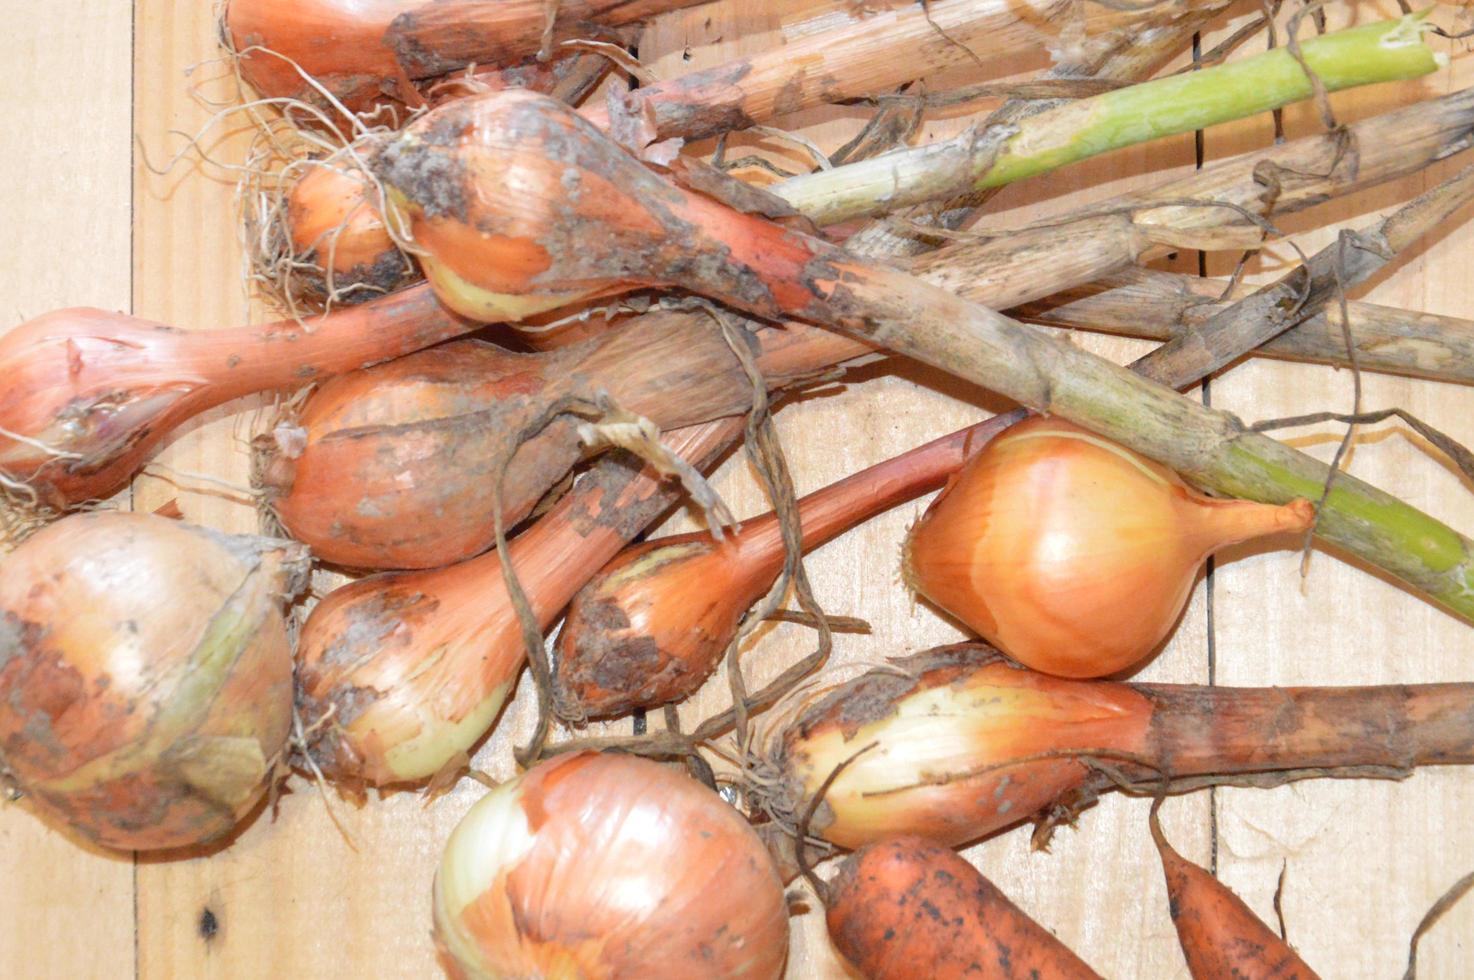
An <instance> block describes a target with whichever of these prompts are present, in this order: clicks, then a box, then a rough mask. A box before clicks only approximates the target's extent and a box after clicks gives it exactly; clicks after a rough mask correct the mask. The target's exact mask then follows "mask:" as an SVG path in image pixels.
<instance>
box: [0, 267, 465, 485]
mask: <svg viewBox="0 0 1474 980" xmlns="http://www.w3.org/2000/svg"><path fill="white" fill-rule="evenodd" d="M469 329H471V327H470V325H469V324H468V323H467V322H466V321H464V320H462V319H460V318H459V317H456V316H454V315H452V314H450V313H449V312H447V311H446V310H445V308H444V307H443V306H441V305H440V304H439V303H438V302H437V301H436V300H435V297H434V296H433V295H432V294H431V293H430V291H429V290H428V289H424V288H420V289H413V290H406V291H403V292H400V293H396V294H394V295H391V296H385V297H383V298H381V299H379V300H376V301H374V302H372V303H365V304H363V305H362V306H358V307H355V308H353V309H349V310H340V311H338V312H336V313H334V314H332V315H330V316H324V317H319V318H316V319H311V320H306V321H302V322H299V321H296V320H282V321H278V322H276V323H268V324H262V325H256V326H243V327H233V328H229V329H222V330H180V329H178V328H177V327H171V326H168V325H165V324H162V323H155V322H152V321H149V320H142V319H139V318H137V317H131V316H128V315H126V314H122V313H110V312H107V311H105V310H96V309H88V308H81V307H79V308H75V309H67V310H58V311H56V312H53V313H48V314H45V315H44V316H40V317H37V318H36V319H34V320H30V321H28V322H26V323H24V324H22V325H21V326H19V327H16V328H15V329H14V330H12V331H10V332H9V333H7V334H5V335H4V336H3V337H0V371H3V373H4V376H5V379H6V383H5V385H4V387H3V388H0V475H3V476H5V477H6V478H7V480H9V481H10V482H13V483H16V484H24V485H26V486H28V487H30V488H31V489H32V490H33V491H34V492H35V495H36V498H37V501H38V502H39V503H40V504H43V505H45V506H49V507H52V508H54V509H56V510H59V511H60V510H66V509H68V508H70V507H73V506H76V505H77V504H80V503H83V502H85V501H88V500H101V499H105V498H107V497H110V496H111V495H112V494H114V493H116V492H117V491H119V490H121V489H122V488H123V487H124V486H126V485H127V483H128V481H129V480H130V479H131V478H132V477H133V475H134V474H135V473H136V472H137V470H138V468H139V467H140V466H142V465H143V463H144V461H146V460H147V459H148V458H149V456H150V455H152V453H153V452H154V450H155V449H156V448H157V447H158V445H159V443H160V442H161V441H162V440H163V439H164V437H165V436H167V435H168V434H169V433H170V432H171V431H172V430H173V429H174V428H175V427H177V426H178V425H180V424H181V423H183V422H184V421H185V420H187V419H189V418H192V417H193V416H195V415H197V414H199V413H200V412H203V411H205V410H206V409H209V408H213V407H215V406H216V405H220V404H222V403H224V402H227V401H229V400H231V399H232V398H238V397H240V396H242V395H246V394H250V393H253V392H258V391H269V390H271V389H276V388H289V387H295V386H300V385H303V384H306V383H308V382H311V381H315V380H318V379H321V378H325V377H328V376H330V375H333V374H336V373H339V372H342V371H348V370H353V369H355V368H360V367H364V366H366V365H369V364H376V363H378V362H380V361H384V360H388V359H389V358H392V357H397V356H399V355H401V354H406V353H408V352H410V351H413V350H419V349H420V348H422V347H426V346H429V345H430V344H433V343H436V342H438V341H440V340H444V339H446V338H447V337H453V336H457V335H459V334H463V333H465V332H467V331H468V330H469Z"/></svg>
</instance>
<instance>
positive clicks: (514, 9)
mask: <svg viewBox="0 0 1474 980" xmlns="http://www.w3.org/2000/svg"><path fill="white" fill-rule="evenodd" d="M698 2H700V0H562V2H560V3H559V4H558V5H557V6H556V7H552V8H549V7H548V6H546V5H545V4H543V3H541V2H539V0H531V2H529V0H433V2H432V0H230V3H229V5H228V6H227V7H226V10H225V24H224V28H225V30H226V31H227V32H228V33H229V35H230V39H231V43H232V44H233V46H234V48H235V50H236V51H239V52H242V56H241V61H240V66H241V74H242V75H244V76H245V78H246V80H247V81H248V82H250V83H251V85H252V86H253V87H255V89H256V91H258V92H260V93H261V94H262V95H263V96H268V97H276V98H295V99H302V100H305V101H308V102H313V103H322V102H324V101H326V100H325V99H324V98H323V95H322V93H321V92H319V91H318V89H317V87H316V86H315V85H313V84H311V83H310V82H309V80H308V79H307V78H304V77H303V73H304V72H305V73H306V74H307V75H310V76H312V81H313V82H316V83H317V84H319V85H321V86H322V88H323V89H325V90H326V91H327V92H328V93H329V94H330V95H331V96H332V97H333V99H335V100H337V101H339V102H341V103H342V104H343V105H344V106H346V107H347V108H349V109H351V110H353V111H355V112H359V111H363V110H365V109H368V108H370V107H372V106H373V105H374V104H375V103H383V102H385V101H397V102H402V103H405V104H408V105H420V104H421V103H422V102H423V95H422V94H421V93H420V92H419V91H418V89H417V87H416V83H417V82H420V81H423V80H425V79H430V78H435V77H437V76H440V75H444V74H446V73H448V72H452V71H456V70H457V69H460V68H464V67H466V66H468V65H473V64H475V65H497V66H503V67H507V66H511V65H513V64H515V63H516V62H519V61H521V60H523V59H525V58H528V57H531V56H532V55H534V54H537V53H538V51H539V49H540V48H541V47H542V46H543V45H544V43H546V42H551V43H552V44H553V45H554V46H555V47H556V44H557V42H560V41H563V40H566V39H567V38H570V37H589V36H591V35H594V36H597V35H599V34H601V33H607V32H601V31H600V30H599V28H598V27H596V26H595V24H599V25H607V26H613V25H621V24H629V23H633V22H635V21H638V20H644V19H646V18H649V17H653V16H655V15H656V14H659V13H661V12H662V11H665V10H676V9H679V8H681V7H689V6H691V5H692V4H694V3H698ZM550 16H551V17H552V18H553V23H552V24H549V23H548V20H549V17H550ZM591 22H592V23H591ZM252 48H266V49H269V50H266V51H253V50H250V49H252Z"/></svg>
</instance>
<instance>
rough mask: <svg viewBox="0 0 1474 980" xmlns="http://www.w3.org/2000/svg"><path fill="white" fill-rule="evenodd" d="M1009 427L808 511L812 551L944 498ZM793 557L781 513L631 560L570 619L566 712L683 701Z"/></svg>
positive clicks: (619, 710) (810, 503) (611, 572)
mask: <svg viewBox="0 0 1474 980" xmlns="http://www.w3.org/2000/svg"><path fill="white" fill-rule="evenodd" d="M1008 421H1009V419H999V418H994V419H989V420H988V421H986V422H982V423H980V424H978V425H975V426H970V427H969V428H966V429H963V430H961V431H958V432H954V433H952V434H950V435H947V436H943V437H942V438H941V439H936V440H933V441H932V442H929V443H927V444H926V445H924V446H920V447H918V448H916V449H914V450H912V451H910V452H908V453H904V454H903V455H901V456H898V457H896V458H894V459H891V460H887V461H885V462H882V463H880V464H878V465H876V466H872V467H870V468H868V469H865V470H862V471H860V472H858V473H856V474H854V475H852V476H850V477H848V478H846V479H844V480H841V481H839V482H838V483H835V484H832V485H830V486H828V487H825V488H824V489H822V490H819V491H816V492H815V493H812V494H809V495H808V496H806V497H804V498H803V499H802V500H800V501H799V502H798V518H799V522H800V533H801V535H802V542H803V549H804V550H805V551H806V552H807V551H808V550H810V549H812V548H817V547H818V546H820V545H822V544H823V543H824V542H826V541H828V540H830V539H832V538H833V537H834V536H835V535H837V534H840V533H842V532H843V531H845V530H847V529H848V528H850V527H853V526H855V525H856V524H858V523H860V522H861V521H864V520H866V519H868V518H869V517H871V516H873V515H875V514H878V513H881V512H882V511H885V510H889V509H890V508H891V507H894V506H895V505H897V504H899V503H903V502H905V501H907V500H911V499H914V498H915V497H917V496H920V495H921V494H923V493H927V492H929V491H931V490H935V489H937V488H938V487H940V486H941V485H942V483H943V481H945V480H946V479H947V478H948V476H950V475H951V474H954V473H955V472H956V471H957V470H958V469H959V468H960V467H961V466H962V464H963V461H964V460H965V459H966V458H967V457H968V454H969V453H972V452H976V451H978V450H979V449H980V448H981V447H982V446H983V445H985V444H986V443H987V442H988V440H989V439H990V438H991V437H992V436H993V434H994V433H995V432H998V431H999V430H1001V429H1002V428H1004V426H1005V425H1006V424H1007V422H1008ZM785 554H786V550H785V548H784V544H783V537H782V533H781V528H780V527H779V522H778V515H777V514H776V513H768V514H764V515H762V516H760V517H757V518H754V519H752V520H748V521H744V522H743V524H742V527H741V528H740V529H739V530H738V531H736V532H735V533H733V534H729V535H726V536H724V537H723V538H722V539H721V540H717V539H714V538H713V537H712V536H711V535H710V534H709V533H706V532H693V533H691V534H679V535H674V536H672V537H668V538H660V539H657V540H655V541H649V542H646V543H644V544H641V545H636V546H635V547H633V548H628V549H626V550H625V551H623V552H621V553H620V554H619V556H618V557H616V558H615V559H614V560H613V561H611V562H610V563H609V564H607V565H605V566H604V567H603V568H602V569H600V570H599V573H598V575H596V576H595V577H594V578H593V579H592V580H590V582H589V583H588V584H587V585H586V586H584V588H583V589H581V590H580V591H579V593H578V595H577V596H576V597H575V598H574V600H573V602H572V603H571V604H570V605H569V607H568V615H567V616H566V617H565V619H564V622H563V629H562V631H561V632H560V633H559V634H558V667H557V672H556V674H555V678H556V684H557V691H558V701H559V705H560V710H562V711H564V712H565V713H566V714H568V716H569V717H572V718H585V717H588V718H604V717H610V716H616V715H621V714H626V713H629V712H631V711H635V710H637V709H641V708H645V709H648V708H653V707H657V706H659V705H661V704H666V703H669V702H673V701H679V700H681V699H683V698H685V697H688V696H689V695H691V694H692V693H693V692H694V691H695V690H696V689H697V688H698V687H699V686H700V685H701V684H702V683H703V682H704V681H705V680H706V678H707V677H708V676H709V675H710V673H711V671H712V670H713V669H714V668H715V667H716V665H717V662H718V660H720V658H721V655H722V653H723V652H724V651H725V650H726V649H727V646H728V644H730V643H731V641H732V638H733V637H734V636H735V635H736V633H737V627H738V624H739V620H740V619H741V618H742V615H743V614H744V613H745V612H746V611H747V609H748V608H749V607H750V606H752V604H753V603H754V602H756V601H757V600H758V599H759V598H761V597H762V596H763V594H764V593H766V592H767V591H768V589H770V588H771V587H772V586H773V583H774V581H776V580H777V578H778V574H779V572H780V571H781V570H782V568H783V562H784V557H785Z"/></svg>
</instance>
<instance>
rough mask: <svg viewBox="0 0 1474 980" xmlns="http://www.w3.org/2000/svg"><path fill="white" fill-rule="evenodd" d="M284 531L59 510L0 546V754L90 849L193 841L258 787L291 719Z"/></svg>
mask: <svg viewBox="0 0 1474 980" xmlns="http://www.w3.org/2000/svg"><path fill="white" fill-rule="evenodd" d="M306 573H307V555H306V552H305V549H303V548H302V547H301V546H300V545H297V544H293V543H291V542H286V541H273V540H268V539H263V538H251V537H232V536H227V535H223V534H219V533H217V532H214V531H210V530H207V529H205V528H200V527H194V526H192V525H189V524H184V523H182V522H179V521H174V520H169V519H167V518H164V517H156V516H153V515H147V514H132V513H120V512H116V511H99V512H96V513H89V514H74V515H72V516H70V517H67V518H65V519H63V520H61V521H58V522H57V523H55V524H53V525H51V526H50V527H48V528H46V529H45V530H43V531H41V532H39V533H38V534H36V535H35V536H34V537H32V538H30V539H29V540H28V541H27V542H26V543H25V544H23V545H22V546H21V547H19V548H17V549H16V550H15V551H13V552H11V553H10V554H9V555H7V556H6V557H5V558H4V559H3V560H0V757H3V768H5V769H7V770H8V771H9V774H10V776H11V777H12V778H13V779H14V780H15V782H16V783H17V784H18V786H19V787H20V788H21V790H22V791H23V792H24V793H25V794H26V795H27V797H29V799H30V801H31V805H32V806H33V807H34V808H35V809H36V810H37V811H38V812H39V813H41V814H42V815H43V816H45V817H47V818H48V819H51V820H55V821H57V822H59V823H62V824H64V825H66V826H67V827H69V828H70V829H71V830H73V831H75V832H76V833H77V834H79V835H81V836H82V837H84V838H86V839H88V840H90V841H92V842H94V843H96V844H99V845H102V846H104V847H110V848H117V849H120V850H158V849H164V848H180V847H188V846H196V845H203V844H209V843H211V842H214V841H217V840H219V839H220V838H222V837H224V836H226V835H228V834H229V833H230V832H231V831H232V830H233V829H234V828H235V826H236V825H237V823H238V822H239V821H240V820H241V819H242V818H243V817H245V816H246V815H247V814H248V813H249V812H250V811H251V809H252V808H253V807H254V806H255V805H256V804H257V803H259V802H260V800H261V799H262V797H263V795H264V794H265V792H266V790H267V787H268V785H269V784H270V782H271V780H272V778H273V776H274V773H275V772H276V766H277V764H278V762H279V761H280V758H281V754H282V752H283V751H284V749H285V747H286V740H287V736H288V733H289V731H290V727H291V717H292V659H291V648H290V645H289V642H288V639H287V630H286V622H285V619H284V615H283V606H284V605H285V604H286V603H287V602H288V601H290V599H291V598H292V597H293V596H294V595H295V594H296V593H297V592H298V591H299V590H300V589H301V587H302V586H303V585H304V584H305V581H306Z"/></svg>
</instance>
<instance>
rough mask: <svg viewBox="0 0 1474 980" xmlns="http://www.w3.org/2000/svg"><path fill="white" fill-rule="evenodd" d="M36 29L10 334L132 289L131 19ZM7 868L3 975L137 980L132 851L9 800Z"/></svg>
mask: <svg viewBox="0 0 1474 980" xmlns="http://www.w3.org/2000/svg"><path fill="white" fill-rule="evenodd" d="M16 13H20V11H16ZM25 21H26V26H25V28H24V29H21V30H14V31H8V32H6V34H5V36H4V38H3V39H0V50H3V52H4V57H5V60H6V63H7V64H10V65H12V66H14V67H13V68H12V69H11V70H10V71H7V72H5V73H4V76H3V78H0V97H3V99H4V103H5V105H6V106H7V112H8V115H9V118H10V120H11V126H12V127H13V129H12V132H13V136H12V138H11V139H10V140H9V141H8V142H9V144H10V145H9V148H8V150H7V152H6V154H5V157H4V164H3V172H4V175H5V181H6V184H7V185H8V188H9V193H6V194H5V195H3V197H0V222H3V224H4V227H6V228H8V229H10V234H11V241H12V245H11V247H10V248H9V250H8V251H7V254H6V256H5V261H4V264H3V267H0V268H3V271H0V281H3V287H0V289H3V295H4V296H5V306H4V312H3V313H0V324H3V327H0V329H9V328H10V327H11V326H12V325H14V324H17V323H20V322H22V321H24V320H26V319H28V318H30V317H33V316H37V315H38V314H41V313H45V312H46V311H48V310H51V309H54V308H57V307H62V306H83V305H91V306H97V307H101V308H103V309H108V310H127V309H128V307H129V305H130V297H129V287H130V284H131V283H132V281H133V269H132V259H131V245H130V240H129V231H130V227H131V221H132V187H131V172H132V171H131V164H130V161H131V159H132V155H133V147H132V142H131V132H132V126H131V123H130V119H131V112H132V88H133V87H132V84H131V75H132V71H133V52H132V15H131V11H130V10H129V8H128V5H127V4H121V3H117V2H116V0H87V2H82V0H68V2H67V3H62V4H47V5H45V6H44V7H42V8H38V9H36V10H28V11H26V12H25ZM4 383H5V382H4V381H3V380H0V384H4ZM0 861H3V862H4V866H5V868H6V869H7V874H6V876H5V877H6V886H5V887H4V888H0V975H3V976H7V977H58V978H59V977H123V976H131V975H132V974H133V972H134V955H133V922H134V916H133V873H134V868H133V861H132V858H131V856H129V855H126V854H124V855H109V854H102V853H92V852H89V851H86V850H83V849H82V848H80V847H78V846H77V845H76V844H75V843H74V842H73V841H72V840H71V839H70V838H68V837H66V836H64V835H63V834H62V833H60V832H58V831H56V830H53V829H51V828H49V827H47V826H46V825H45V824H43V823H42V822H41V821H39V820H37V819H36V818H35V816H33V815H32V814H31V813H30V812H29V811H28V810H27V809H26V807H25V806H24V805H13V806H12V805H4V804H0ZM79 929H81V930H84V932H83V939H82V941H78V936H77V932H78V930H79Z"/></svg>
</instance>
